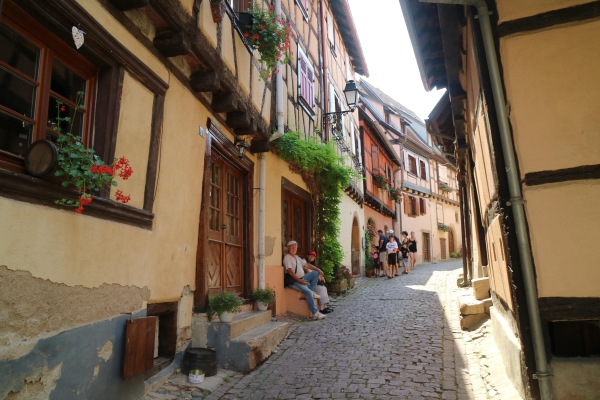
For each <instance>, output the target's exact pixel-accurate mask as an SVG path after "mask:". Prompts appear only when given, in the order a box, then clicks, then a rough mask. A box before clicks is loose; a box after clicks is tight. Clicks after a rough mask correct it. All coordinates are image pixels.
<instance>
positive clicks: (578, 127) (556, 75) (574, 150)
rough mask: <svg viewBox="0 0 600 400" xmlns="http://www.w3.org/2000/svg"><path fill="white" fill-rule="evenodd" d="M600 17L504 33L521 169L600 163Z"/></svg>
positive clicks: (507, 80) (506, 75)
mask: <svg viewBox="0 0 600 400" xmlns="http://www.w3.org/2000/svg"><path fill="white" fill-rule="evenodd" d="M598 37H600V21H598V20H592V21H591V22H587V23H582V24H577V25H571V26H563V27H558V28H555V29H549V30H545V31H541V32H536V33H532V34H529V35H520V36H513V37H509V38H504V39H501V41H500V44H501V54H502V65H503V68H504V78H505V84H506V91H507V99H508V101H509V102H510V105H511V110H512V111H511V114H510V120H511V124H512V127H513V137H514V142H515V147H516V151H517V156H518V159H519V169H520V171H521V174H522V175H524V174H526V173H528V172H534V171H544V170H555V169H560V168H569V167H575V166H579V165H591V164H598V163H600V151H599V149H600V135H599V134H598V131H599V130H600V113H599V112H598V105H600V80H599V79H596V76H597V74H598V71H599V70H600V40H591V38H598Z"/></svg>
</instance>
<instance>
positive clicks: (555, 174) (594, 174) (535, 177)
mask: <svg viewBox="0 0 600 400" xmlns="http://www.w3.org/2000/svg"><path fill="white" fill-rule="evenodd" d="M586 179H600V164H596V165H582V166H579V167H573V168H563V169H557V170H553V171H538V172H529V173H527V174H525V179H523V180H522V182H523V183H524V184H526V185H527V186H536V185H545V184H547V183H558V182H567V181H579V180H586Z"/></svg>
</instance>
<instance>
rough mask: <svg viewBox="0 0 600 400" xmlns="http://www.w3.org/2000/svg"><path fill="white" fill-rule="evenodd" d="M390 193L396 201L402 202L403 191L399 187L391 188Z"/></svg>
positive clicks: (391, 197)
mask: <svg viewBox="0 0 600 400" xmlns="http://www.w3.org/2000/svg"><path fill="white" fill-rule="evenodd" d="M388 194H389V196H390V199H392V200H394V201H395V202H396V203H400V202H401V201H402V191H401V190H400V189H398V188H389V189H388Z"/></svg>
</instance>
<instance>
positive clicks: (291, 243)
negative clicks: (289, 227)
mask: <svg viewBox="0 0 600 400" xmlns="http://www.w3.org/2000/svg"><path fill="white" fill-rule="evenodd" d="M293 244H298V242H296V241H295V240H290V241H289V242H287V247H290V246H291V245H293Z"/></svg>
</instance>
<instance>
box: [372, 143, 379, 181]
mask: <svg viewBox="0 0 600 400" xmlns="http://www.w3.org/2000/svg"><path fill="white" fill-rule="evenodd" d="M371 163H372V166H371V171H372V172H373V174H378V173H379V147H377V146H371Z"/></svg>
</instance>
